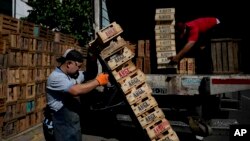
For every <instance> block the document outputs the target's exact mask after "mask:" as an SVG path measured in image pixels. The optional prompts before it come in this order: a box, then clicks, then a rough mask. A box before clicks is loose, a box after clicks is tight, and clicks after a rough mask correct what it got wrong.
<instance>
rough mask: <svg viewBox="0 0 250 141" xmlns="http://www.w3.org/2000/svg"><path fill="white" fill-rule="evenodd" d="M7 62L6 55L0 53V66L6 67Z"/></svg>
mask: <svg viewBox="0 0 250 141" xmlns="http://www.w3.org/2000/svg"><path fill="white" fill-rule="evenodd" d="M7 63H8V55H7V54H0V68H6V67H7Z"/></svg>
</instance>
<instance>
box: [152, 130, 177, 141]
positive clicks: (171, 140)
mask: <svg viewBox="0 0 250 141" xmlns="http://www.w3.org/2000/svg"><path fill="white" fill-rule="evenodd" d="M179 140H180V139H179V137H178V136H177V134H176V133H175V131H174V130H173V129H172V128H170V129H169V130H168V134H166V135H164V136H162V137H160V138H158V139H153V140H152V141H179Z"/></svg>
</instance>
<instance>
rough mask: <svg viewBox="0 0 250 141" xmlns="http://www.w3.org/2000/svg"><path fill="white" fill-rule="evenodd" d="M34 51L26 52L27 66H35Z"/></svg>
mask: <svg viewBox="0 0 250 141" xmlns="http://www.w3.org/2000/svg"><path fill="white" fill-rule="evenodd" d="M36 59H37V57H36V53H30V52H29V53H28V66H29V67H35V66H36Z"/></svg>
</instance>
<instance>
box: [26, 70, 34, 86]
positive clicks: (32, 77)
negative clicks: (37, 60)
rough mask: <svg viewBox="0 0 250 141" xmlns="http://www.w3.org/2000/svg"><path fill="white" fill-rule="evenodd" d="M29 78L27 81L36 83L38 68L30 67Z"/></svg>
mask: <svg viewBox="0 0 250 141" xmlns="http://www.w3.org/2000/svg"><path fill="white" fill-rule="evenodd" d="M28 74H29V77H28V80H27V83H34V82H35V78H36V70H35V69H34V68H30V69H28Z"/></svg>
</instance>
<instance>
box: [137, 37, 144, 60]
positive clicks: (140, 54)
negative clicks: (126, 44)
mask: <svg viewBox="0 0 250 141" xmlns="http://www.w3.org/2000/svg"><path fill="white" fill-rule="evenodd" d="M137 56H138V57H144V56H145V41H144V40H138V45H137Z"/></svg>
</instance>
